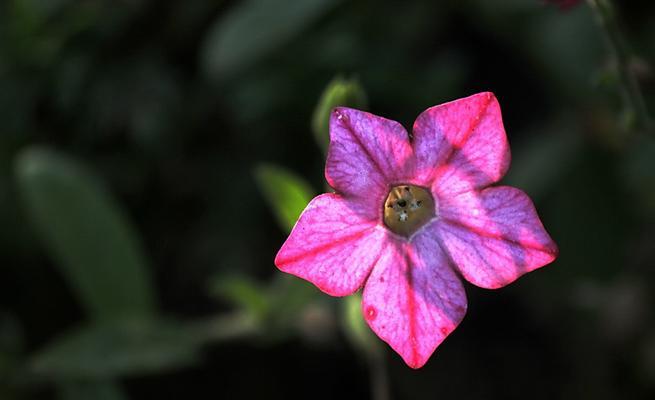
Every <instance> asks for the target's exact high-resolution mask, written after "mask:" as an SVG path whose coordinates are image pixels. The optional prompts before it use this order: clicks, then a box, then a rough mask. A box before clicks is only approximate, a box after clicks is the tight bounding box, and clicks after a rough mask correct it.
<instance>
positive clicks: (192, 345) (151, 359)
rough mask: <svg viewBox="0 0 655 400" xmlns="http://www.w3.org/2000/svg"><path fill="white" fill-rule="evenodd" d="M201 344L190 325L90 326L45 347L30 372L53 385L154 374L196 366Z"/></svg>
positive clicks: (135, 322) (135, 323)
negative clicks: (52, 381) (81, 380)
mask: <svg viewBox="0 0 655 400" xmlns="http://www.w3.org/2000/svg"><path fill="white" fill-rule="evenodd" d="M203 339H204V338H203V335H199V334H198V332H197V331H196V329H195V327H194V326H191V325H182V324H180V323H176V322H174V321H146V320H132V319H126V320H123V321H120V322H118V321H115V322H112V323H105V324H100V323H98V324H91V325H87V326H83V327H81V328H78V329H76V330H74V331H72V332H69V333H68V334H66V335H65V336H64V337H62V338H61V339H58V340H55V341H54V343H52V344H50V345H48V346H47V347H46V349H44V350H42V351H41V352H39V353H38V354H37V355H36V356H35V357H34V358H33V359H32V360H31V362H30V369H31V370H32V372H34V373H35V374H36V375H37V376H39V377H42V378H46V379H53V380H57V381H59V380H78V379H106V378H114V377H119V376H125V375H135V374H144V373H156V372H160V371H162V370H166V369H171V368H179V367H183V366H188V365H191V364H193V363H194V362H197V360H198V359H199V357H200V355H199V349H200V345H201V344H202V341H203Z"/></svg>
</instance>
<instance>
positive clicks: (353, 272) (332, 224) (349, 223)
mask: <svg viewBox="0 0 655 400" xmlns="http://www.w3.org/2000/svg"><path fill="white" fill-rule="evenodd" d="M356 207H357V203H353V202H349V201H347V200H345V199H344V198H342V197H341V196H340V195H338V194H334V193H327V194H322V195H320V196H317V197H315V198H314V199H313V200H312V201H311V202H310V203H309V205H307V208H305V211H303V213H302V215H301V216H300V218H299V219H298V222H297V223H296V226H294V228H293V230H292V231H291V234H290V235H289V237H288V238H287V240H286V242H284V244H283V245H282V248H281V249H280V251H279V252H278V254H277V256H276V257H275V265H276V266H277V267H278V268H279V269H280V270H282V271H284V272H288V273H290V274H293V275H296V276H298V277H300V278H303V279H306V280H308V281H310V282H312V283H313V284H314V285H316V286H317V287H318V288H319V289H321V290H322V291H324V292H325V293H327V294H329V295H332V296H345V295H348V294H352V293H353V292H355V291H356V290H357V289H359V288H360V287H361V286H362V284H363V283H364V280H365V279H366V277H367V276H368V274H369V272H370V271H371V268H372V267H373V265H374V264H375V262H376V261H377V259H378V257H379V253H380V248H381V247H382V244H383V243H384V237H385V236H386V235H387V232H386V230H385V229H384V228H381V227H379V226H377V225H376V223H375V222H372V221H370V220H368V219H366V218H364V217H362V216H361V211H360V210H358V209H357V208H356Z"/></svg>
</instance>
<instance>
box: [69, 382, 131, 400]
mask: <svg viewBox="0 0 655 400" xmlns="http://www.w3.org/2000/svg"><path fill="white" fill-rule="evenodd" d="M57 386H58V389H59V390H58V398H59V399H60V400H88V399H93V400H126V399H127V396H126V395H125V393H123V390H122V389H121V388H120V386H118V384H116V383H115V382H112V381H108V380H93V381H81V382H80V381H72V382H61V383H59V384H58V385H57Z"/></svg>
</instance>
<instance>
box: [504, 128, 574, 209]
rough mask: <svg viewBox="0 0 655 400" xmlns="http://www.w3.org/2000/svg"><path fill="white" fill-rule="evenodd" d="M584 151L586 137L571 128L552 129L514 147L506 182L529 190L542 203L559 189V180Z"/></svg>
mask: <svg viewBox="0 0 655 400" xmlns="http://www.w3.org/2000/svg"><path fill="white" fill-rule="evenodd" d="M581 150H582V138H581V136H580V135H579V134H577V132H575V131H571V130H570V128H569V129H568V130H567V129H566V128H560V127H551V128H550V129H549V130H548V132H547V131H543V132H541V131H540V132H539V133H537V134H536V135H535V136H534V137H532V138H531V139H530V140H529V141H528V142H527V143H523V144H522V145H520V146H517V147H515V148H514V151H513V155H512V157H513V160H512V165H511V166H510V169H509V171H508V173H507V176H506V177H505V179H504V180H503V182H504V183H506V184H508V185H511V186H516V187H518V188H521V189H523V190H525V191H526V192H527V193H528V194H530V196H531V197H532V198H533V199H534V200H535V201H538V200H539V199H540V198H541V197H543V196H544V195H546V194H547V193H548V192H549V191H551V190H553V189H555V188H556V183H557V180H558V179H559V178H560V177H561V176H562V175H563V174H565V173H566V172H567V171H568V170H569V169H570V168H571V167H572V165H573V163H574V161H575V159H576V157H577V156H578V155H579V153H580V151H581Z"/></svg>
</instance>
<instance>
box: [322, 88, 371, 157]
mask: <svg viewBox="0 0 655 400" xmlns="http://www.w3.org/2000/svg"><path fill="white" fill-rule="evenodd" d="M367 104H368V101H367V98H366V93H365V92H364V89H363V88H362V86H361V85H360V84H359V81H358V80H357V79H344V78H342V77H340V76H338V77H336V78H334V79H333V80H332V81H331V82H330V83H329V84H328V85H327V87H326V88H325V90H324V91H323V94H322V95H321V98H320V99H319V101H318V104H317V105H316V108H315V109H314V115H313V117H312V131H313V132H314V137H315V138H316V141H317V142H318V144H319V146H321V149H322V150H323V151H324V152H327V148H328V144H329V143H330V127H329V123H330V113H331V112H332V109H334V107H337V106H345V107H352V108H357V109H365V108H366V107H367Z"/></svg>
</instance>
